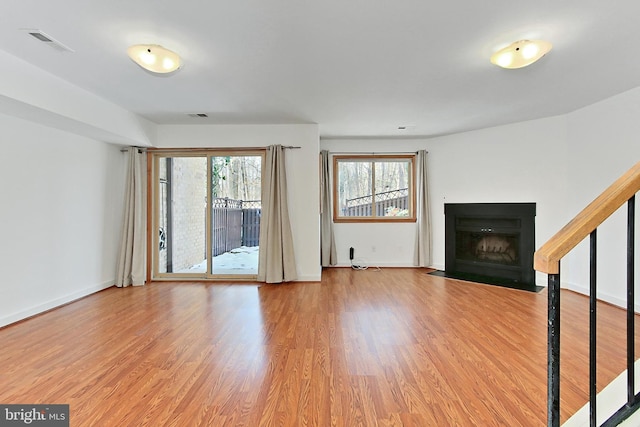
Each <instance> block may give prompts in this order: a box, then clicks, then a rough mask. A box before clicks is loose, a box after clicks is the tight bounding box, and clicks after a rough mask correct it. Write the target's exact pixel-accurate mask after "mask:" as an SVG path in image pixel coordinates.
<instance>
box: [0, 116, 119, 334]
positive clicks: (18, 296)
mask: <svg viewBox="0 0 640 427" xmlns="http://www.w3.org/2000/svg"><path fill="white" fill-rule="evenodd" d="M0 129H2V132H0V147H2V159H3V162H2V167H1V168H0V181H1V182H2V186H1V187H0V200H1V203H2V208H1V209H0V224H2V230H3V232H2V244H1V245H0V268H1V270H2V280H1V281H0V326H3V325H6V324H9V323H12V322H14V321H17V320H20V319H23V318H25V317H28V316H31V315H33V314H37V313H39V312H42V311H45V310H48V309H50V308H53V307H56V306H58V305H61V304H64V303H66V302H69V301H72V300H74V299H77V298H80V297H82V296H85V295H88V294H90V293H93V292H95V291H98V290H101V289H104V288H106V287H109V286H111V285H113V283H114V281H115V275H116V273H115V269H116V268H115V264H116V253H117V248H118V244H119V239H120V224H121V218H122V206H123V205H122V203H123V188H124V167H125V155H124V154H123V153H121V152H120V148H119V147H118V146H115V145H109V144H104V143H102V142H97V141H94V140H90V139H88V138H84V137H80V136H77V135H72V134H69V133H66V132H63V131H58V130H55V129H51V128H48V127H44V126H41V125H37V124H33V123H31V122H28V121H23V120H21V119H16V118H13V117H9V116H5V115H1V114H0Z"/></svg>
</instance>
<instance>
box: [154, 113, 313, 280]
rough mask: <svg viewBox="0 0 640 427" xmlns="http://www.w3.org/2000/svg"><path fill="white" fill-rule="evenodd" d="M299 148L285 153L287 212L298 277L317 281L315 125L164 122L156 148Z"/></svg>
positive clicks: (159, 129) (159, 128)
mask: <svg viewBox="0 0 640 427" xmlns="http://www.w3.org/2000/svg"><path fill="white" fill-rule="evenodd" d="M273 144H281V145H285V146H288V145H291V146H296V147H301V148H299V149H291V150H287V151H286V152H285V159H286V166H287V185H288V201H289V215H290V220H291V228H292V233H293V238H294V241H293V245H294V249H295V253H296V264H297V272H298V280H301V281H317V280H320V277H321V267H320V223H319V215H320V209H319V197H320V196H319V191H320V190H319V185H320V184H319V161H318V153H319V136H318V126H317V125H195V126H194V125H163V126H159V127H158V143H157V146H158V147H171V148H174V147H226V148H229V147H266V146H269V145H273Z"/></svg>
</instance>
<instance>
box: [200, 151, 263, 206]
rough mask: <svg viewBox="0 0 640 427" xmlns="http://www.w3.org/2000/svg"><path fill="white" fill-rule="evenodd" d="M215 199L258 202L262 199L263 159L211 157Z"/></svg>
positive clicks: (254, 157) (251, 157)
mask: <svg viewBox="0 0 640 427" xmlns="http://www.w3.org/2000/svg"><path fill="white" fill-rule="evenodd" d="M211 169H212V176H211V180H212V182H211V184H212V185H211V192H212V196H213V198H225V197H226V198H229V199H233V200H243V201H258V200H260V198H261V184H260V180H261V174H262V157H260V156H224V157H211Z"/></svg>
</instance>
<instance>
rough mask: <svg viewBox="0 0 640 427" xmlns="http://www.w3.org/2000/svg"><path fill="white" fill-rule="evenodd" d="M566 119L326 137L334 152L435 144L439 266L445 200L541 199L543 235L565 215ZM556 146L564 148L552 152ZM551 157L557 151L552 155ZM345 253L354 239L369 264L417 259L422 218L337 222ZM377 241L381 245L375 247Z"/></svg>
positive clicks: (342, 257) (344, 257)
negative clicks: (439, 132)
mask: <svg viewBox="0 0 640 427" xmlns="http://www.w3.org/2000/svg"><path fill="white" fill-rule="evenodd" d="M566 132H567V131H566V119H565V118H563V117H554V118H548V119H544V120H536V121H530V122H524V123H517V124H513V125H508V126H501V127H495V128H490V129H484V130H479V131H474V132H467V133H461V134H457V135H450V136H445V137H438V138H432V139H403V140H378V139H376V140H353V139H348V140H334V139H331V140H322V141H321V144H320V145H321V149H326V150H329V151H330V152H366V153H371V152H379V153H387V152H405V151H416V150H418V149H426V150H427V151H428V152H429V160H428V166H429V172H428V173H429V180H430V183H429V188H430V198H431V219H432V229H433V266H434V267H435V268H438V269H444V204H445V203H478V202H536V204H537V218H536V242H537V243H539V242H542V241H544V240H545V239H546V238H548V237H549V236H551V235H552V234H553V233H554V232H555V231H556V230H557V229H558V228H559V227H560V225H561V224H562V221H563V219H564V220H566V219H567V217H566V215H564V204H565V201H564V197H565V194H566V188H565V182H566V176H565V170H566V168H565V164H564V161H565V157H566V156H565V154H566V149H565V146H566V144H565V140H566ZM549 152H554V153H557V154H558V155H557V156H555V157H554V156H549V155H548V153H549ZM549 157H551V158H549ZM335 234H336V244H337V249H338V261H339V264H340V265H349V258H348V255H349V247H350V246H353V247H354V248H355V250H356V257H362V258H364V259H365V261H366V263H367V264H369V265H377V266H412V264H413V252H414V241H415V224H406V223H402V224H350V223H339V224H335ZM374 248H375V251H374Z"/></svg>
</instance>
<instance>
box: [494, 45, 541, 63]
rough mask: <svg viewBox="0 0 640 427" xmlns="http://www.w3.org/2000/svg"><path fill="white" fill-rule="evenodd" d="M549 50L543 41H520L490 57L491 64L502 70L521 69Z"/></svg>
mask: <svg viewBox="0 0 640 427" xmlns="http://www.w3.org/2000/svg"><path fill="white" fill-rule="evenodd" d="M550 50H551V43H549V42H546V41H543V40H520V41H517V42H514V43H511V44H510V45H509V46H507V47H505V48H503V49H500V50H499V51H497V52H496V53H494V54H493V55H491V62H492V63H494V64H496V65H498V66H500V67H502V68H522V67H526V66H527V65H531V64H533V63H534V62H536V61H537V60H538V59H540V58H542V57H543V56H544V55H545V54H546V53H547V52H549V51H550Z"/></svg>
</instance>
